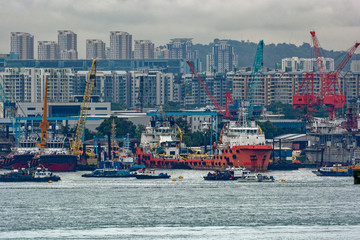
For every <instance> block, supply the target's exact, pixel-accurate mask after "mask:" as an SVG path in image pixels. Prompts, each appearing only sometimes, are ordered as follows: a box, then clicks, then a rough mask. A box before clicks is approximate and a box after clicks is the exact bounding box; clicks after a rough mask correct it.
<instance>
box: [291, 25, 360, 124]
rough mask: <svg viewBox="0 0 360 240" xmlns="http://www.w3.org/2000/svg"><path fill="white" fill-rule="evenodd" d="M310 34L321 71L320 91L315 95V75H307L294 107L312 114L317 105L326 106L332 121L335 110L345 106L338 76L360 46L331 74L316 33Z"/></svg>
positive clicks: (295, 96)
mask: <svg viewBox="0 0 360 240" xmlns="http://www.w3.org/2000/svg"><path fill="white" fill-rule="evenodd" d="M310 34H311V38H312V41H313V45H314V52H315V57H316V62H317V66H318V71H319V77H320V90H319V92H318V93H317V94H316V93H314V74H313V73H306V75H305V78H303V81H302V83H301V84H300V86H299V89H298V90H297V93H296V94H295V95H294V96H293V105H294V108H298V107H301V106H308V110H309V112H311V111H313V107H315V106H316V105H319V104H324V105H326V106H328V108H329V109H328V111H329V118H330V119H332V118H334V117H335V109H336V108H342V107H343V106H344V105H345V95H344V94H342V90H341V86H340V84H339V81H338V78H337V77H338V74H339V72H341V70H342V69H343V68H344V67H345V65H346V64H347V62H348V61H349V60H350V58H351V56H352V55H353V54H354V52H355V50H356V48H357V47H358V46H359V45H360V44H359V43H356V44H355V45H354V46H353V47H352V48H351V49H350V51H349V52H348V53H347V55H346V56H345V58H344V59H343V61H342V62H341V63H340V64H339V66H338V67H337V68H336V70H335V71H334V73H330V74H329V73H326V72H325V66H324V61H323V57H322V55H321V52H320V44H319V41H318V39H317V37H316V35H315V31H311V32H310ZM305 83H306V84H305ZM304 84H305V87H304ZM303 87H304V88H303Z"/></svg>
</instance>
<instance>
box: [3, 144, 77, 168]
mask: <svg viewBox="0 0 360 240" xmlns="http://www.w3.org/2000/svg"><path fill="white" fill-rule="evenodd" d="M36 142H37V139H32V138H28V139H26V140H22V141H20V142H19V147H17V148H15V149H14V152H13V153H12V154H9V156H8V157H6V158H4V159H1V160H0V161H1V162H0V166H1V167H2V168H5V169H21V168H28V167H35V168H36V167H44V168H47V169H48V170H49V171H75V170H76V165H77V156H76V155H71V154H69V152H68V151H67V150H66V149H65V148H64V147H63V144H64V138H55V139H54V140H49V141H48V142H47V147H45V148H44V149H41V148H38V147H36Z"/></svg>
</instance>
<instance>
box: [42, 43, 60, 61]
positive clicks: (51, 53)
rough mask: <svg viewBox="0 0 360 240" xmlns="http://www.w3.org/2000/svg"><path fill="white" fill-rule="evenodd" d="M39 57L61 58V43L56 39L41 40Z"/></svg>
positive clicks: (45, 58) (43, 58)
mask: <svg viewBox="0 0 360 240" xmlns="http://www.w3.org/2000/svg"><path fill="white" fill-rule="evenodd" d="M38 59H39V60H56V59H59V45H58V44H57V43H56V42H55V41H39V42H38Z"/></svg>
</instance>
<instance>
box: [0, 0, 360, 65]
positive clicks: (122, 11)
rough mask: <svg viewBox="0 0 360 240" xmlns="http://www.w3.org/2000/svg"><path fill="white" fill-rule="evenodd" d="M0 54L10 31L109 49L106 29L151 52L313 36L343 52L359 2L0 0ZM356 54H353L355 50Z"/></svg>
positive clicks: (359, 27)
mask: <svg viewBox="0 0 360 240" xmlns="http://www.w3.org/2000/svg"><path fill="white" fill-rule="evenodd" d="M0 3H1V8H0V14H1V28H0V31H1V33H0V53H9V52H10V32H27V33H30V34H32V35H34V51H35V57H37V42H38V41H57V31H58V30H72V31H74V32H75V33H76V34H77V36H78V51H79V58H85V40H86V39H101V40H103V41H104V42H105V43H106V45H107V46H109V39H110V31H125V32H128V33H130V34H132V35H133V40H151V41H152V42H153V43H154V44H155V46H159V45H164V44H166V43H168V42H169V40H170V39H172V38H182V37H187V38H193V43H194V44H196V43H203V44H208V43H210V42H212V41H213V40H214V38H219V39H233V40H245V41H246V40H249V41H252V42H258V41H259V40H264V43H265V45H266V44H270V43H275V44H276V43H293V44H296V45H301V44H302V43H303V42H307V43H310V42H311V38H310V33H309V31H310V30H315V31H316V34H317V37H318V39H319V42H320V44H321V46H322V47H323V48H325V49H328V50H331V49H332V50H347V49H349V48H350V47H351V46H352V45H354V43H355V42H356V41H360V0H0ZM357 52H359V50H358V51H357Z"/></svg>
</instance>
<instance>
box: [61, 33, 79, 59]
mask: <svg viewBox="0 0 360 240" xmlns="http://www.w3.org/2000/svg"><path fill="white" fill-rule="evenodd" d="M58 44H59V51H60V59H61V60H76V59H78V51H77V34H76V33H74V32H73V31H70V30H59V31H58Z"/></svg>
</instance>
